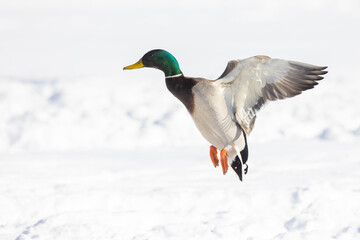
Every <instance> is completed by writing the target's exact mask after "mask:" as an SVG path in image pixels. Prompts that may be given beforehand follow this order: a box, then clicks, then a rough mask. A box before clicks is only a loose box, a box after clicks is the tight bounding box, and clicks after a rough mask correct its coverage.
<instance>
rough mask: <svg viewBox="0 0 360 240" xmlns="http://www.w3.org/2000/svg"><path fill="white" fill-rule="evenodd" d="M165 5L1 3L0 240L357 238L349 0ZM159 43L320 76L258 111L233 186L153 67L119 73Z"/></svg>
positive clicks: (215, 60)
mask: <svg viewBox="0 0 360 240" xmlns="http://www.w3.org/2000/svg"><path fill="white" fill-rule="evenodd" d="M168 3H169V1H165V0H157V1H152V2H151V3H150V1H140V0H139V1H137V2H136V3H133V2H125V1H112V0H104V1H85V0H78V1H51V2H49V1H43V0H36V1H32V2H31V4H30V3H29V2H28V1H0V41H1V42H0V43H1V44H0V52H1V54H0V113H1V114H0V240H25V239H26V240H27V239H39V240H49V239H61V240H62V239H66V240H67V239H76V240H82V239H84V240H85V239H86V240H88V239H94V240H95V239H96V240H98V239H116V240H117V239H129V240H130V239H133V240H143V239H144V240H145V239H156V240H157V239H199V240H200V239H201V240H202V239H253V240H259V239H264V240H265V239H316V240H318V239H360V220H359V219H360V218H359V216H360V148H359V146H360V111H359V107H358V106H360V98H359V97H358V96H359V92H360V81H359V77H358V76H359V75H360V71H359V67H358V59H360V48H359V44H358V43H359V42H360V32H359V30H357V29H358V26H359V25H360V15H359V12H360V4H359V2H358V1H356V0H354V1H352V0H347V1H335V0H333V1H327V0H326V1H325V0H320V1H316V3H314V1H310V0H309V1H292V2H291V3H290V2H289V1H286V0H278V1H271V2H270V1H260V0H251V1H216V0H212V1H209V0H207V1H198V2H193V1H185V0H184V1H179V2H177V3H172V4H170V5H169V4H168ZM184 16H186V17H184ZM165 29H166V31H165ZM180 33H181V34H180ZM153 48H165V49H167V50H169V51H170V52H172V53H174V55H175V56H176V57H177V58H178V60H179V62H180V66H181V68H182V70H183V72H184V73H185V74H187V75H190V76H202V77H206V78H210V79H214V78H216V77H218V76H219V75H220V74H221V73H222V71H223V70H224V68H225V66H226V62H227V61H228V60H230V59H236V58H246V57H249V56H252V55H256V54H266V55H270V56H271V57H275V58H285V59H291V60H297V61H303V62H308V63H312V64H317V65H328V66H329V69H328V70H329V73H328V74H327V75H326V77H325V80H323V81H321V82H320V84H319V85H318V86H317V87H316V88H315V89H313V90H311V91H308V92H305V93H304V94H302V95H300V96H298V97H296V98H293V99H289V100H286V101H279V102H276V103H270V104H269V105H267V106H266V107H265V109H264V110H262V111H261V112H260V113H259V115H258V118H257V122H256V124H255V129H254V131H253V133H252V134H251V136H250V137H249V139H248V140H249V148H250V149H249V150H250V160H249V174H248V175H247V176H246V178H245V181H244V182H243V183H241V182H240V181H239V180H238V178H237V176H236V175H235V174H234V173H233V171H230V172H229V173H228V174H226V175H225V176H223V175H222V174H221V170H220V169H214V168H213V166H212V163H211V161H210V159H209V156H208V151H209V144H208V143H207V142H206V141H205V140H204V139H203V138H202V137H201V135H200V134H199V133H198V131H197V129H196V128H195V126H194V124H193V123H192V121H191V119H190V117H189V116H188V113H187V112H186V110H185V108H184V107H183V106H181V104H180V103H179V102H178V101H177V100H176V99H175V98H174V97H172V96H171V94H170V93H169V92H168V91H167V90H166V88H165V84H164V81H163V75H162V73H160V72H158V71H155V70H147V69H143V70H138V71H127V72H124V71H122V67H123V66H125V65H128V64H132V63H134V62H135V61H137V60H138V59H139V58H140V57H141V56H142V54H144V53H145V52H146V51H148V50H150V49H153Z"/></svg>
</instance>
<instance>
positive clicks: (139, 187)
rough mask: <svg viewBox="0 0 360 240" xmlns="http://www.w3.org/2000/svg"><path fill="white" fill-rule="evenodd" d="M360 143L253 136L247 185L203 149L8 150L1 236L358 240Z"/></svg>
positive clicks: (0, 188)
mask: <svg viewBox="0 0 360 240" xmlns="http://www.w3.org/2000/svg"><path fill="white" fill-rule="evenodd" d="M359 143H360V142H359V141H358V142H357V143H352V144H349V143H347V144H339V145H337V144H334V143H332V142H326V141H325V142H324V141H308V142H293V141H288V142H285V141H280V142H278V141H276V142H274V143H273V144H271V145H269V144H254V145H252V146H251V149H252V154H251V158H252V159H251V161H250V172H249V175H248V176H247V178H246V179H245V182H243V183H241V182H240V181H239V180H238V179H237V176H236V175H235V174H234V173H233V172H232V171H231V172H229V174H228V175H226V176H223V175H222V174H221V170H220V169H214V168H213V166H212V163H211V162H210V159H208V158H207V156H206V154H205V153H204V151H206V150H207V148H205V147H203V148H202V149H201V148H175V149H172V150H168V149H157V150H156V149H148V150H141V151H137V152H133V151H125V152H102V153H100V152H93V153H65V154H57V153H42V154H30V153H27V154H19V155H16V156H13V155H6V154H2V155H1V158H2V159H6V160H2V161H1V162H0V183H1V184H0V202H1V205H2V208H1V215H0V222H1V223H2V225H0V239H17V240H24V239H358V238H359V236H360V222H359V214H360V204H359V203H360V187H359V186H360V178H359V175H360V163H359V160H358V158H359V154H360V149H359V148H358V146H359ZM282 149H286V150H285V151H283V150H282ZM329 149H332V150H330V151H329Z"/></svg>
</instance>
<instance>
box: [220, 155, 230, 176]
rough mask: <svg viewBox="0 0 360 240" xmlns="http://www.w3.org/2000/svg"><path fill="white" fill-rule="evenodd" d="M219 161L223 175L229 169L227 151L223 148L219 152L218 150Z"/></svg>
mask: <svg viewBox="0 0 360 240" xmlns="http://www.w3.org/2000/svg"><path fill="white" fill-rule="evenodd" d="M220 163H221V168H222V171H223V174H224V175H225V173H226V172H227V170H228V169H229V164H228V152H227V151H226V150H225V149H223V150H221V152H220Z"/></svg>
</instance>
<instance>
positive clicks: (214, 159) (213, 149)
mask: <svg viewBox="0 0 360 240" xmlns="http://www.w3.org/2000/svg"><path fill="white" fill-rule="evenodd" d="M210 158H211V161H212V163H213V164H214V167H217V166H219V159H218V157H217V148H216V147H215V146H214V145H211V146H210Z"/></svg>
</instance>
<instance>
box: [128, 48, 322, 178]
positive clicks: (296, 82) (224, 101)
mask: <svg viewBox="0 0 360 240" xmlns="http://www.w3.org/2000/svg"><path fill="white" fill-rule="evenodd" d="M142 67H150V68H156V69H159V70H161V71H163V72H164V74H165V82H166V86H167V88H168V90H169V91H170V92H171V93H172V94H173V95H174V96H175V97H176V98H178V99H179V100H180V101H181V102H182V103H183V104H184V105H185V107H186V109H187V110H188V112H189V113H190V115H191V117H192V119H193V120H194V122H195V125H196V127H197V128H198V129H199V131H200V133H201V134H202V136H203V137H204V138H205V139H206V140H207V141H208V142H209V143H210V144H211V146H210V159H211V161H212V163H213V165H214V166H215V167H217V166H219V162H220V164H221V168H222V172H223V174H225V173H226V172H227V171H228V168H229V163H230V165H231V167H232V168H233V169H234V171H235V172H236V173H237V175H238V176H239V179H240V181H242V180H243V176H244V174H246V173H247V168H248V166H247V164H246V162H247V160H248V145H247V139H246V137H247V136H248V135H249V134H250V133H251V131H252V129H253V128H254V123H255V119H256V113H257V112H258V111H259V110H260V109H261V107H262V106H264V104H265V103H266V102H267V101H274V100H277V99H285V98H290V97H294V96H296V95H299V94H300V93H301V92H302V91H305V90H308V89H311V88H313V87H314V86H315V85H317V84H318V82H317V81H319V80H321V79H323V77H322V76H321V75H324V74H326V73H327V71H324V69H326V68H327V67H319V66H314V65H310V64H306V63H301V62H295V61H287V60H282V59H272V58H270V57H268V56H254V57H250V58H247V59H243V60H231V61H229V62H228V64H227V67H226V69H225V71H224V72H223V74H221V76H220V77H219V78H218V79H216V80H208V79H204V78H194V77H186V76H184V75H183V73H182V71H181V70H180V67H179V64H178V61H177V60H176V59H175V57H174V56H173V55H171V54H170V53H169V52H167V51H165V50H161V49H156V50H152V51H149V52H148V53H146V54H145V55H144V56H143V57H142V58H141V59H140V60H139V61H138V62H136V63H135V64H132V65H129V66H127V67H124V70H125V69H137V68H142ZM218 149H219V150H220V161H219V158H218Z"/></svg>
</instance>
